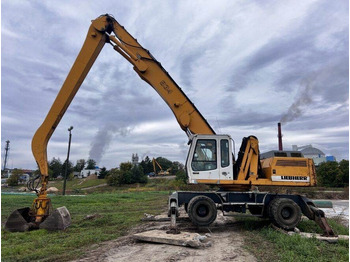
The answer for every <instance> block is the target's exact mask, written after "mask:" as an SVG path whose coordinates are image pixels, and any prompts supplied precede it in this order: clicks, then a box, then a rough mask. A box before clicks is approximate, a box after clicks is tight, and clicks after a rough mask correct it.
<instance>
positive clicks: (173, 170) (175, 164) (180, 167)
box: [171, 161, 185, 175]
mask: <svg viewBox="0 0 350 262" xmlns="http://www.w3.org/2000/svg"><path fill="white" fill-rule="evenodd" d="M178 171H185V166H184V165H183V164H182V163H180V162H178V161H174V162H173V163H172V165H171V174H172V175H176V174H177V172H178Z"/></svg>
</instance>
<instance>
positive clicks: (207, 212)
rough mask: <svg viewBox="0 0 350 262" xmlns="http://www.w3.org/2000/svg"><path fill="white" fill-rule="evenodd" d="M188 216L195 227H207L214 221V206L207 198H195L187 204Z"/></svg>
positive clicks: (215, 214) (215, 213) (215, 210)
mask: <svg viewBox="0 0 350 262" xmlns="http://www.w3.org/2000/svg"><path fill="white" fill-rule="evenodd" d="M188 216H189V217H190V219H191V221H192V223H193V224H194V225H196V226H209V225H210V224H211V223H213V222H214V221H215V219H216V216H217V209H216V205H215V203H214V201H213V200H211V199H210V198H209V197H206V196H196V197H194V198H192V199H191V201H190V202H189V204H188Z"/></svg>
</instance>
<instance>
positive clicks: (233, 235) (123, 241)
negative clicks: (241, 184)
mask: <svg viewBox="0 0 350 262" xmlns="http://www.w3.org/2000/svg"><path fill="white" fill-rule="evenodd" d="M220 213H221V212H218V218H217V220H216V222H215V223H214V224H213V225H212V226H211V227H210V230H209V229H201V230H200V231H198V229H196V228H194V227H193V226H192V225H191V223H190V221H189V220H186V219H185V220H182V221H181V222H179V224H178V226H179V228H180V230H181V231H182V232H183V231H187V232H198V233H199V234H201V235H204V234H206V233H209V234H210V237H209V238H208V240H209V241H210V242H211V246H208V247H202V248H200V249H196V248H189V247H181V246H172V245H165V244H155V243H145V242H139V241H136V240H134V239H133V237H132V235H133V234H135V233H139V232H144V231H147V230H152V229H161V230H166V229H167V227H168V226H169V222H147V223H144V224H142V225H141V226H138V227H136V228H133V229H132V231H130V232H129V234H128V235H127V236H125V237H121V238H119V239H117V240H113V241H108V242H104V243H102V244H99V245H96V246H94V247H91V249H92V250H91V249H90V251H87V253H86V256H85V257H84V258H82V259H80V260H75V261H127V262H131V261H132V262H139V261H140V262H141V261H167V262H173V261H184V262H187V261H188V262H189V261H193V262H195V261H238V262H243V261H247V262H250V261H251V262H253V261H257V260H256V258H255V257H254V256H253V255H251V254H250V253H249V252H247V251H246V250H245V249H244V248H243V237H242V235H241V233H240V232H239V229H238V227H237V225H235V222H234V220H233V219H232V218H228V217H223V216H222V215H221V214H220Z"/></svg>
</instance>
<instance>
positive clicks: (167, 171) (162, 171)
mask: <svg viewBox="0 0 350 262" xmlns="http://www.w3.org/2000/svg"><path fill="white" fill-rule="evenodd" d="M152 164H153V172H154V174H155V175H156V176H168V175H169V174H170V172H169V170H166V171H164V170H163V168H162V166H161V165H160V164H159V163H158V161H157V160H156V159H155V158H153V159H152ZM156 166H158V168H159V171H157V168H156Z"/></svg>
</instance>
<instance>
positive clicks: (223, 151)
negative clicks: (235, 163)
mask: <svg viewBox="0 0 350 262" xmlns="http://www.w3.org/2000/svg"><path fill="white" fill-rule="evenodd" d="M230 142H231V141H230V139H229V138H228V137H224V138H220V140H219V143H220V146H219V150H220V151H219V153H220V154H219V159H220V166H219V169H220V171H219V178H220V181H222V180H232V179H233V167H232V157H231V156H232V144H231V143H230Z"/></svg>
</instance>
